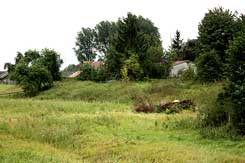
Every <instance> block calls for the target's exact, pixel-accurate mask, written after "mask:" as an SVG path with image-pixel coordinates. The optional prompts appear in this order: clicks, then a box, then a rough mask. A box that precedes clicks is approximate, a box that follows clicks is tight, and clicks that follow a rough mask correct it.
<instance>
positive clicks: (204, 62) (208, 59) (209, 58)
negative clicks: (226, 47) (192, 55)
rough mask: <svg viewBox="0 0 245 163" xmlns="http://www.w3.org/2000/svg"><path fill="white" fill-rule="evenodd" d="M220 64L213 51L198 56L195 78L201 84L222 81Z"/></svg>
mask: <svg viewBox="0 0 245 163" xmlns="http://www.w3.org/2000/svg"><path fill="white" fill-rule="evenodd" d="M222 70H223V67H222V62H221V61H220V58H219V57H218V55H217V52H216V51H215V50H212V51H210V52H205V53H203V54H201V55H200V57H199V58H198V61H197V77H198V79H199V80H200V81H201V82H214V81H218V80H220V79H222V77H223V76H222V73H221V72H222Z"/></svg>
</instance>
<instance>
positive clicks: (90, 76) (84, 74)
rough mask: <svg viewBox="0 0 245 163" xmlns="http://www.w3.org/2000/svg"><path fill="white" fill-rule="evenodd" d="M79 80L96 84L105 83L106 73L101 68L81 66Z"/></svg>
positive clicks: (88, 65)
mask: <svg viewBox="0 0 245 163" xmlns="http://www.w3.org/2000/svg"><path fill="white" fill-rule="evenodd" d="M80 79H81V80H90V81H96V82H100V81H105V80H106V79H107V72H106V69H105V67H103V66H102V67H99V68H94V67H92V66H91V65H90V64H82V66H81V74H80Z"/></svg>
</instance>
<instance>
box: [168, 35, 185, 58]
mask: <svg viewBox="0 0 245 163" xmlns="http://www.w3.org/2000/svg"><path fill="white" fill-rule="evenodd" d="M182 42H183V39H181V38H180V31H179V30H177V31H176V33H175V36H174V39H173V40H172V43H171V50H170V51H171V52H172V53H173V54H175V55H174V56H173V60H181V59H183V56H181V53H180V49H181V47H182Z"/></svg>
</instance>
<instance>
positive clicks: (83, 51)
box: [74, 28, 96, 62]
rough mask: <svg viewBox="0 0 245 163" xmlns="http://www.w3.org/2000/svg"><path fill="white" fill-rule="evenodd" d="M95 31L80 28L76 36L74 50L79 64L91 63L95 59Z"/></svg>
mask: <svg viewBox="0 0 245 163" xmlns="http://www.w3.org/2000/svg"><path fill="white" fill-rule="evenodd" d="M95 47H96V42H95V31H94V29H91V28H82V29H81V31H80V32H78V34H77V38H76V46H75V48H74V51H75V54H76V56H77V59H78V60H79V61H80V62H83V61H93V60H94V59H95V58H96V50H95Z"/></svg>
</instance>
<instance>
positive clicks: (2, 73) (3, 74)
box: [0, 71, 8, 79]
mask: <svg viewBox="0 0 245 163" xmlns="http://www.w3.org/2000/svg"><path fill="white" fill-rule="evenodd" d="M7 76H8V71H0V79H4V78H6V77H7Z"/></svg>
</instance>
